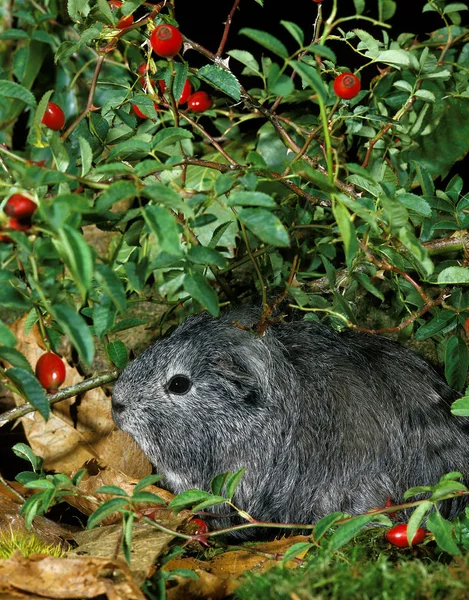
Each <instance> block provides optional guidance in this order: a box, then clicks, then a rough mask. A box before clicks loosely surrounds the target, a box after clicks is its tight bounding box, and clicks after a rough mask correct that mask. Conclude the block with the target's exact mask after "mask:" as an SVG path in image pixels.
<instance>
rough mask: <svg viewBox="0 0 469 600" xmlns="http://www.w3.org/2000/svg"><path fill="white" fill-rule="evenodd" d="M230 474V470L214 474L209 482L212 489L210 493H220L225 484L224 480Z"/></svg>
mask: <svg viewBox="0 0 469 600" xmlns="http://www.w3.org/2000/svg"><path fill="white" fill-rule="evenodd" d="M230 475H231V472H230V471H228V472H226V473H219V474H218V475H215V477H214V478H213V479H212V481H211V482H210V489H211V490H212V494H214V495H215V496H219V495H220V494H221V492H222V490H223V486H224V485H225V482H226V480H227V479H228V477H229V476H230Z"/></svg>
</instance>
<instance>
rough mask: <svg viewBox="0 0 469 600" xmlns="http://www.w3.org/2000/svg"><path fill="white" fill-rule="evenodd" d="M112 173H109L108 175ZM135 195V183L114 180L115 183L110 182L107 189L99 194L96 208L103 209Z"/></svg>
mask: <svg viewBox="0 0 469 600" xmlns="http://www.w3.org/2000/svg"><path fill="white" fill-rule="evenodd" d="M111 166H112V165H111ZM97 171H98V169H95V172H97ZM112 174H113V173H110V175H112ZM136 196H138V192H137V188H136V187H135V184H133V183H132V182H130V181H116V182H115V183H111V185H110V186H109V187H108V189H107V190H106V191H105V192H103V193H102V194H101V195H100V196H99V198H98V200H97V202H96V208H97V209H98V210H105V209H107V208H109V207H110V206H112V205H113V204H115V203H116V202H120V201H121V200H130V199H132V198H135V197H136Z"/></svg>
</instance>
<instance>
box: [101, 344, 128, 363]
mask: <svg viewBox="0 0 469 600" xmlns="http://www.w3.org/2000/svg"><path fill="white" fill-rule="evenodd" d="M106 351H107V353H108V355H109V358H110V359H111V360H112V362H113V363H114V364H115V366H116V367H117V368H118V369H121V370H122V369H125V367H126V366H127V363H128V361H129V356H128V353H127V348H126V346H125V344H124V343H123V342H121V341H120V340H116V341H115V342H110V343H109V344H108V345H107V346H106Z"/></svg>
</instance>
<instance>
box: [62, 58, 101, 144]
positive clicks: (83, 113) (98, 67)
mask: <svg viewBox="0 0 469 600" xmlns="http://www.w3.org/2000/svg"><path fill="white" fill-rule="evenodd" d="M105 58H106V56H105V55H103V56H100V57H99V58H98V60H97V62H96V68H95V70H94V73H93V79H92V80H91V86H90V92H89V94H88V100H87V101H86V106H85V108H84V109H83V110H82V111H81V113H80V114H79V115H78V117H77V118H76V119H75V120H74V121H73V123H72V124H71V125H70V126H69V127H68V129H66V131H64V133H63V134H62V135H61V139H62V141H64V140H66V139H67V138H68V136H69V135H70V134H71V133H72V131H73V130H74V129H75V127H77V126H78V125H79V123H81V121H83V119H84V118H85V117H86V116H87V114H88V113H89V111H90V110H91V108H92V106H93V99H94V93H95V91H96V84H97V83H98V77H99V73H100V71H101V67H102V66H103V62H104V59H105Z"/></svg>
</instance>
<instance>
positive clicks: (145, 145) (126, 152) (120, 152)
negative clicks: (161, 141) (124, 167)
mask: <svg viewBox="0 0 469 600" xmlns="http://www.w3.org/2000/svg"><path fill="white" fill-rule="evenodd" d="M110 131H112V129H111V130H110ZM150 151H151V146H150V142H149V141H147V140H146V139H140V138H137V137H133V138H131V139H130V140H125V141H123V142H120V143H119V144H116V145H115V146H114V148H113V149H112V150H111V151H110V152H109V154H108V156H107V160H108V161H110V160H113V159H115V158H131V159H135V160H137V159H140V158H141V156H142V155H147V154H149V153H150Z"/></svg>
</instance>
